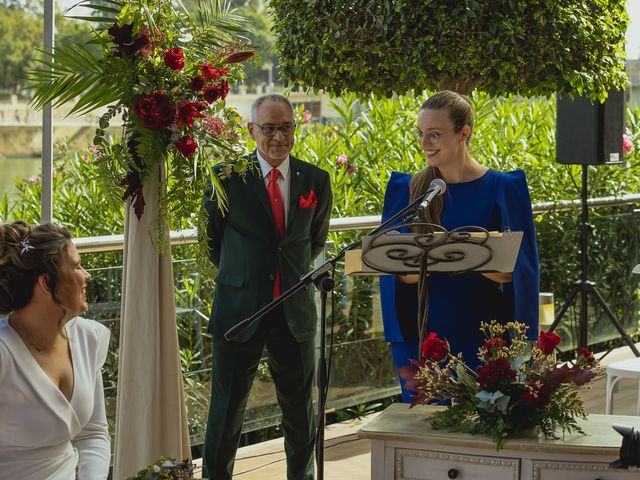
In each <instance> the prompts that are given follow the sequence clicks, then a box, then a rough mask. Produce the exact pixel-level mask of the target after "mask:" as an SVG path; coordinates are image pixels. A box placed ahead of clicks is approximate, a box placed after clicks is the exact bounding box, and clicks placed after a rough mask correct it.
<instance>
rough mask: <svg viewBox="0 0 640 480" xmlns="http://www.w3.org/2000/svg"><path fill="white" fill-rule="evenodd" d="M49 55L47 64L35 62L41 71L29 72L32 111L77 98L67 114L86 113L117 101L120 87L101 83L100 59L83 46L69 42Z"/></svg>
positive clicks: (44, 61)
mask: <svg viewBox="0 0 640 480" xmlns="http://www.w3.org/2000/svg"><path fill="white" fill-rule="evenodd" d="M42 53H44V54H47V53H46V52H42ZM49 55H50V57H51V60H40V61H39V63H40V64H41V65H42V66H43V67H45V68H39V69H34V70H31V71H30V72H29V80H30V81H31V82H32V89H33V90H34V91H35V92H34V95H33V98H32V100H31V104H32V105H33V106H34V108H36V109H40V108H42V107H44V105H46V104H47V103H49V102H52V104H53V106H54V107H58V106H60V105H63V104H65V103H67V102H69V101H71V100H72V99H74V98H75V97H79V100H78V102H77V103H76V105H75V106H74V107H73V109H72V110H71V112H70V114H72V113H80V112H83V113H86V112H90V111H91V110H95V109H96V108H100V107H102V106H105V105H108V104H109V103H112V102H114V101H116V100H118V99H119V98H120V96H121V94H122V91H121V84H117V85H106V84H104V83H103V82H102V79H103V72H102V68H101V65H100V64H101V60H102V58H101V57H97V56H95V55H94V54H92V53H91V52H90V51H89V50H87V49H86V48H85V47H84V45H82V44H80V43H78V42H73V43H71V44H68V45H65V46H64V47H62V48H59V49H57V50H56V51H55V52H53V53H52V54H49Z"/></svg>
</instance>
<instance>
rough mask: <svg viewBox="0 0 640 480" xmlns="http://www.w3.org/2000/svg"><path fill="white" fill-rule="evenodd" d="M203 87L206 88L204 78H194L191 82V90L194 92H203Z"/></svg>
mask: <svg viewBox="0 0 640 480" xmlns="http://www.w3.org/2000/svg"><path fill="white" fill-rule="evenodd" d="M202 87H204V78H202V77H201V76H200V75H197V76H195V77H193V78H192V79H191V81H190V82H189V90H192V91H194V92H199V91H200V90H202Z"/></svg>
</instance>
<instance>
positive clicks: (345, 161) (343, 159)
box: [336, 153, 349, 165]
mask: <svg viewBox="0 0 640 480" xmlns="http://www.w3.org/2000/svg"><path fill="white" fill-rule="evenodd" d="M336 163H337V164H338V165H347V164H348V163H349V159H348V158H347V156H346V155H345V154H344V153H341V154H340V155H338V160H336Z"/></svg>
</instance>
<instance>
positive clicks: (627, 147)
mask: <svg viewBox="0 0 640 480" xmlns="http://www.w3.org/2000/svg"><path fill="white" fill-rule="evenodd" d="M622 151H623V152H624V153H625V154H627V153H629V152H632V151H633V142H632V141H631V139H630V138H629V137H628V136H627V135H622Z"/></svg>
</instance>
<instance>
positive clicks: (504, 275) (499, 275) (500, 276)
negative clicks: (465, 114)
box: [482, 272, 513, 283]
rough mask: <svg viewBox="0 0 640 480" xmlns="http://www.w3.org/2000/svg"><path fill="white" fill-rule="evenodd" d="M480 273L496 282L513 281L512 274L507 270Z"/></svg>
mask: <svg viewBox="0 0 640 480" xmlns="http://www.w3.org/2000/svg"><path fill="white" fill-rule="evenodd" d="M482 275H484V276H485V277H487V278H488V279H489V280H492V281H494V282H496V283H509V282H512V281H513V274H511V273H508V272H485V273H482Z"/></svg>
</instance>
